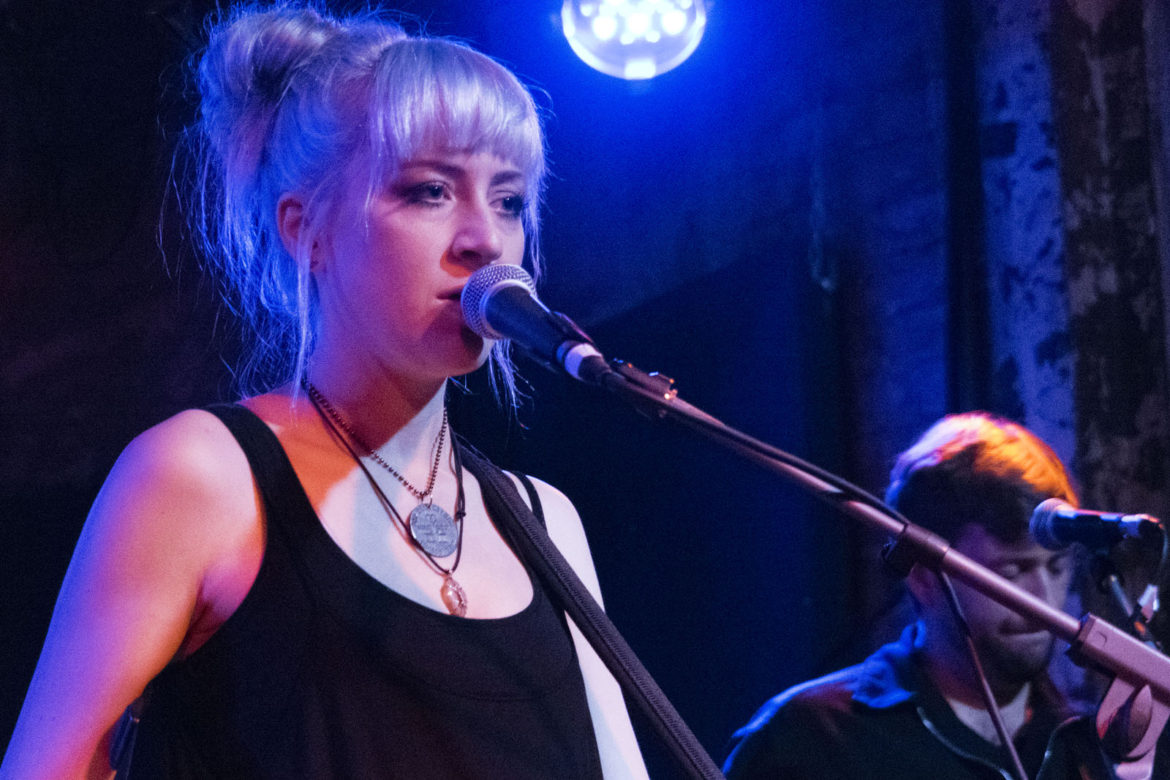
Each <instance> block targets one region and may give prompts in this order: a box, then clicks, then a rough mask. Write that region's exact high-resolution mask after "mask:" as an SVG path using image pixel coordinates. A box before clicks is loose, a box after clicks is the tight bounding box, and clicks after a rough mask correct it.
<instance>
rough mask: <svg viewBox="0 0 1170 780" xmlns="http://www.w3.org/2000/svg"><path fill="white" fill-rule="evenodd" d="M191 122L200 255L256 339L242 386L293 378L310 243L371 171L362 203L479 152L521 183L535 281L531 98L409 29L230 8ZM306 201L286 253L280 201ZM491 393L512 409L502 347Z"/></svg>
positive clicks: (537, 150)
mask: <svg viewBox="0 0 1170 780" xmlns="http://www.w3.org/2000/svg"><path fill="white" fill-rule="evenodd" d="M196 76H197V83H198V91H199V95H200V113H199V116H198V118H197V120H196V122H195V123H194V124H193V126H192V127H191V128H190V130H189V133H188V140H189V144H188V147H187V148H189V149H191V150H192V151H193V153H194V157H193V159H194V161H195V162H194V166H193V171H194V174H193V176H191V177H190V180H189V189H190V195H189V197H190V202H189V204H190V209H189V211H190V214H191V217H192V220H191V221H192V228H193V233H194V236H195V238H196V240H197V242H198V243H199V245H200V248H201V250H202V253H203V255H204V257H205V259H206V260H207V262H208V263H209V265H210V266H211V268H212V269H213V270H214V271H215V272H217V274H218V276H219V278H220V279H221V280H222V282H223V285H224V287H225V292H226V293H227V295H226V298H227V300H228V301H229V303H230V305H232V306H233V308H234V309H235V310H236V312H237V313H238V314H240V315H241V317H242V319H243V320H244V321H245V322H246V323H248V325H249V326H250V328H251V331H252V333H253V334H254V336H255V338H254V340H253V343H252V348H251V350H250V352H249V354H248V355H247V356H246V358H245V360H244V361H243V365H242V366H241V368H240V374H239V376H238V377H237V378H238V380H239V381H240V384H241V386H242V387H243V388H244V389H245V390H246V391H252V392H255V391H258V390H262V389H267V388H268V387H270V386H272V385H273V384H277V383H279V382H282V381H287V380H289V379H292V380H299V378H300V377H301V376H302V375H303V373H304V370H305V363H306V360H307V358H308V356H309V354H310V353H311V351H312V345H313V338H314V333H315V326H316V308H317V304H316V293H315V289H314V285H313V282H312V277H311V275H310V273H309V257H308V254H309V248H310V247H311V246H312V242H313V238H314V236H315V235H316V233H317V231H318V230H320V226H321V224H322V223H323V222H324V221H327V220H329V219H332V218H334V217H335V216H336V211H337V209H338V208H340V204H341V200H342V197H343V193H344V192H345V190H346V188H347V185H348V184H349V178H348V177H350V176H354V175H362V174H356V173H353V172H354V171H363V172H365V171H368V180H367V181H366V182H365V185H364V186H365V195H366V197H365V206H366V207H367V208H368V206H369V204H370V203H371V202H372V201H373V199H374V198H375V197H376V195H377V194H378V193H379V191H380V189H381V188H382V187H384V186H385V183H386V182H388V181H390V180H392V178H393V176H394V174H395V172H396V171H397V170H398V168H399V167H400V166H401V165H402V164H403V163H404V162H406V161H408V160H409V159H411V158H412V156H414V155H416V154H417V153H419V152H420V151H423V150H426V149H433V148H441V149H452V150H460V151H490V152H493V153H495V154H497V155H498V156H500V157H502V158H504V159H506V160H508V161H509V162H511V163H512V164H514V165H516V166H517V167H518V168H519V169H520V170H521V171H522V173H523V174H524V176H525V179H526V187H527V193H526V195H527V198H526V201H527V202H526V207H525V212H524V214H523V216H522V218H523V223H524V227H525V234H526V237H527V252H526V254H527V257H526V259H527V261H528V263H529V264H530V265H531V267H532V269H533V272H534V274H535V273H537V272H538V270H539V265H540V259H539V249H538V245H539V220H538V207H539V202H540V196H541V194H542V192H543V186H544V177H545V160H544V137H543V134H542V131H541V126H540V121H539V117H538V113H537V110H536V106H535V104H534V102H533V99H532V96H531V94H530V93H529V91H528V90H527V89H526V88H525V87H524V86H523V85H522V84H521V83H520V82H519V80H518V79H517V78H516V77H515V76H514V75H512V73H510V72H509V71H508V70H507V69H506V68H504V67H503V66H502V65H500V64H499V63H497V62H495V61H494V60H492V59H491V58H489V57H487V56H485V55H483V54H481V53H479V52H476V51H474V50H473V49H471V48H469V47H468V46H466V45H464V44H462V43H459V42H456V41H451V40H446V39H441V38H430V37H423V36H410V35H407V34H406V33H405V32H404V31H403V30H402V28H401V27H399V26H398V25H397V24H395V23H394V22H391V21H389V20H388V19H385V18H383V17H382V16H380V15H378V14H377V13H374V12H366V13H362V14H355V15H350V16H345V17H336V16H332V15H330V14H328V13H327V12H325V11H323V10H320V9H319V8H317V7H316V6H315V5H314V4H312V3H310V2H279V3H276V4H259V3H256V4H248V5H242V6H235V7H233V8H232V9H230V10H229V11H227V12H226V13H225V15H223V16H222V17H221V18H218V19H216V20H214V21H212V22H211V24H210V26H209V36H208V45H207V48H206V50H205V51H204V53H203V55H202V57H201V58H199V60H198V66H197V72H196ZM287 192H298V193H300V194H301V195H302V196H303V197H304V198H305V213H306V216H307V220H306V225H307V229H306V230H303V231H301V236H300V238H299V240H298V246H297V247H295V248H294V250H293V251H292V252H291V253H290V252H288V251H286V249H285V248H284V246H283V244H282V243H281V241H280V237H279V235H278V232H277V225H276V207H277V201H278V199H279V198H280V197H281V195H282V194H284V193H287ZM493 363H494V366H495V369H496V370H495V371H494V372H493V375H492V381H493V386H494V387H496V388H497V390H498V391H499V390H500V389H502V394H503V395H505V396H507V398H508V399H509V400H510V401H512V402H514V400H515V385H514V378H513V373H512V366H511V361H510V360H509V358H508V353H507V344H506V343H503V342H501V343H499V344H497V345H496V348H495V349H494V350H493Z"/></svg>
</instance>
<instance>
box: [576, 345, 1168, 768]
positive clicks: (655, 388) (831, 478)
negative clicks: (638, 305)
mask: <svg viewBox="0 0 1170 780" xmlns="http://www.w3.org/2000/svg"><path fill="white" fill-rule="evenodd" d="M589 379H590V381H591V383H595V384H598V385H600V386H601V387H603V388H605V389H607V390H609V391H610V392H612V393H614V394H615V395H617V396H619V397H621V398H622V399H623V400H625V401H627V402H628V403H630V404H631V405H632V406H634V407H635V408H636V409H637V410H638V411H640V412H642V413H643V414H645V415H647V416H649V417H657V418H659V419H667V418H669V419H671V420H674V421H677V422H680V423H682V424H683V425H685V426H686V427H689V428H691V429H692V430H694V431H696V432H698V433H700V434H702V435H703V436H704V437H706V438H707V439H709V440H711V441H714V442H716V443H718V444H720V445H722V446H724V447H726V448H727V449H729V450H731V451H732V452H734V453H736V454H738V455H739V456H741V457H743V458H745V459H746V460H749V461H752V462H753V463H756V464H758V465H760V466H763V467H764V468H765V469H767V470H769V471H772V472H773V473H776V474H779V475H781V476H783V477H786V478H788V479H789V480H791V481H793V482H795V483H796V484H798V485H800V486H801V487H803V488H805V489H807V490H809V491H810V492H812V493H813V494H814V495H815V496H817V497H818V498H820V499H821V500H823V501H825V502H827V503H829V504H832V505H833V506H835V507H837V509H839V510H840V511H842V512H844V513H845V514H847V515H850V516H851V517H853V518H855V519H857V520H860V521H861V522H863V523H865V524H866V525H868V526H871V527H873V528H877V529H879V530H881V531H885V532H886V533H888V534H889V535H890V536H892V537H893V538H894V541H893V543H892V544H891V546H890V547H889V548H888V549H887V553H886V554H887V559H888V560H889V561H890V563H891V564H893V565H894V566H895V567H901V568H903V569H904V570H905V571H909V569H910V567H911V566H913V565H914V564H918V565H920V566H925V567H927V568H928V569H931V570H933V571H935V572H941V573H946V574H950V575H953V576H954V577H956V578H958V579H960V580H962V581H963V582H964V583H966V584H967V585H968V586H970V587H971V588H973V589H975V590H977V591H979V592H980V593H982V594H983V595H985V596H987V597H988V598H990V599H992V600H994V601H996V602H998V603H1000V604H1002V605H1004V606H1005V607H1008V608H1009V609H1011V610H1012V611H1014V612H1016V613H1017V614H1020V615H1023V616H1025V617H1028V618H1030V619H1032V620H1034V621H1035V622H1037V623H1039V624H1042V625H1043V626H1044V627H1045V628H1046V629H1047V630H1048V631H1049V632H1051V633H1052V634H1053V635H1054V636H1056V637H1058V638H1060V639H1062V640H1064V641H1065V642H1067V643H1068V644H1069V646H1070V647H1069V655H1070V656H1071V657H1072V659H1073V660H1074V661H1075V662H1077V663H1078V664H1081V665H1086V664H1091V665H1093V666H1095V667H1097V668H1098V669H1101V670H1103V671H1105V672H1106V673H1107V674H1112V675H1113V683H1112V684H1111V685H1110V687H1109V689H1108V690H1107V691H1106V693H1105V696H1104V699H1103V700H1102V702H1101V704H1100V706H1099V707H1098V711H1097V719H1096V725H1097V734H1098V737H1099V738H1101V739H1102V745H1103V746H1104V747H1106V749H1107V751H1108V752H1109V754H1110V758H1112V759H1113V760H1115V761H1121V760H1133V759H1136V758H1140V757H1141V756H1143V755H1145V754H1146V753H1148V752H1149V751H1150V750H1151V749H1152V748H1153V747H1154V744H1155V743H1156V742H1157V740H1158V736H1159V735H1160V734H1161V732H1162V729H1163V728H1164V727H1165V725H1166V722H1167V720H1168V719H1170V658H1167V657H1166V656H1164V655H1162V654H1161V653H1159V652H1157V651H1155V650H1153V649H1151V648H1149V647H1147V646H1146V645H1144V644H1143V643H1142V642H1141V641H1139V640H1138V639H1135V638H1134V637H1132V636H1130V635H1129V634H1127V633H1125V632H1124V631H1122V630H1121V629H1118V628H1117V627H1115V626H1113V625H1111V624H1110V623H1108V622H1106V621H1105V620H1102V619H1101V618H1099V617H1097V616H1096V615H1093V614H1092V613H1086V614H1085V616H1084V617H1083V618H1081V619H1080V620H1077V619H1075V618H1073V617H1072V616H1070V615H1068V614H1066V613H1064V612H1061V611H1060V610H1058V609H1054V608H1052V607H1051V606H1049V605H1048V604H1046V603H1045V602H1043V601H1041V600H1040V599H1038V598H1036V597H1034V596H1032V595H1031V594H1030V593H1027V592H1026V591H1024V590H1021V589H1020V588H1018V587H1016V586H1015V585H1013V584H1012V583H1010V582H1008V581H1007V580H1005V579H1004V578H1003V577H1000V576H999V575H997V574H995V573H994V572H992V571H991V570H990V569H987V568H986V567H984V566H982V565H980V564H978V563H976V562H975V561H973V560H971V559H970V558H968V557H967V556H965V555H963V554H962V553H960V552H958V551H956V550H954V549H952V548H951V547H950V545H949V543H948V542H947V540H946V539H944V538H942V537H941V536H938V535H937V534H934V533H931V532H930V531H927V530H926V529H924V528H921V527H919V526H916V525H914V524H913V523H911V522H910V521H909V520H907V519H906V518H904V517H902V516H901V515H900V514H899V513H898V512H896V511H894V510H893V509H892V508H891V507H889V506H887V505H886V504H885V503H884V502H882V501H881V500H879V499H877V498H875V497H873V496H871V495H869V494H868V493H866V492H865V491H863V490H861V489H860V488H858V487H856V486H855V485H852V484H850V483H849V482H847V481H845V480H844V479H841V478H840V477H838V476H836V475H834V474H832V473H830V472H828V471H825V470H823V469H821V468H819V467H817V466H814V465H812V464H811V463H807V462H805V461H802V460H801V459H799V458H797V457H795V456H793V455H790V454H788V453H786V452H784V451H782V450H780V449H777V448H776V447H773V446H771V445H769V444H765V443H764V442H761V441H759V440H757V439H754V438H752V437H751V436H748V435H747V434H745V433H743V432H741V431H738V430H736V429H734V428H732V427H730V426H728V425H725V424H724V423H722V422H720V421H719V420H717V419H716V418H714V417H712V416H711V415H709V414H707V413H706V412H703V411H701V410H700V409H697V408H696V407H694V406H692V405H690V404H688V403H686V402H685V401H683V400H682V399H680V398H679V397H678V392H677V391H676V390H675V388H674V380H672V379H670V378H668V377H665V376H662V375H661V374H648V373H646V372H644V371H641V370H639V369H638V368H636V367H635V366H633V365H632V364H630V363H627V362H624V361H618V360H614V361H611V362H610V366H609V369H608V370H605V371H597V372H595V373H594V374H593V375H592V376H590V377H589Z"/></svg>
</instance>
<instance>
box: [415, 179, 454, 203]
mask: <svg viewBox="0 0 1170 780" xmlns="http://www.w3.org/2000/svg"><path fill="white" fill-rule="evenodd" d="M446 194H447V187H446V185H445V184H443V183H442V182H439V181H428V182H423V183H422V184H416V185H414V186H413V187H410V188H409V189H408V190H407V192H406V195H407V199H408V200H410V202H412V203H437V202H439V201H441V200H443V199H444V197H445V196H446Z"/></svg>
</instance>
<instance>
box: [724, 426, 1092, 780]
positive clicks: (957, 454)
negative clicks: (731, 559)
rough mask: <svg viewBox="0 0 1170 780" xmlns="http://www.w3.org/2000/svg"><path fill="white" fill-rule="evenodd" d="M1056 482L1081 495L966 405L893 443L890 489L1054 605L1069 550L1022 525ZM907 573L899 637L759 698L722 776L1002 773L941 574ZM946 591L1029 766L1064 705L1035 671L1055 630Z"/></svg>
mask: <svg viewBox="0 0 1170 780" xmlns="http://www.w3.org/2000/svg"><path fill="white" fill-rule="evenodd" d="M1053 496H1055V497H1058V498H1061V499H1063V500H1064V501H1067V502H1068V503H1070V504H1074V505H1075V504H1076V502H1077V497H1076V494H1075V492H1074V491H1073V488H1072V485H1071V482H1070V479H1069V476H1068V473H1067V471H1066V470H1065V468H1064V465H1063V464H1062V463H1061V462H1060V460H1059V458H1057V457H1056V454H1055V453H1054V452H1053V451H1052V449H1051V448H1050V447H1048V445H1046V444H1045V443H1044V442H1042V441H1041V440H1040V439H1039V438H1037V437H1036V436H1035V435H1034V434H1032V433H1031V432H1030V431H1028V430H1027V429H1025V428H1023V427H1022V426H1020V425H1017V424H1015V423H1012V422H1009V421H1007V420H1004V419H1001V418H999V417H995V416H993V415H989V414H986V413H969V414H960V415H952V416H948V417H945V418H943V419H942V420H940V421H938V422H937V423H935V424H934V425H933V426H932V427H931V428H930V429H929V430H928V431H927V432H926V433H925V434H923V435H922V437H921V438H920V439H919V440H918V441H917V442H916V443H915V444H914V445H913V446H911V447H910V448H909V449H908V450H906V451H905V452H904V453H902V454H901V455H900V456H899V458H898V460H897V463H896V465H895V466H894V469H893V472H892V474H891V481H890V486H889V488H888V490H887V493H886V500H887V502H888V503H890V504H891V505H892V506H894V507H895V508H896V509H898V510H899V511H900V512H901V513H902V514H903V515H905V516H906V517H907V518H908V519H910V520H911V521H912V522H913V523H915V524H918V525H921V526H923V527H924V528H926V529H927V530H930V531H933V532H934V533H936V534H938V535H940V536H942V537H943V538H945V539H947V540H949V541H950V542H951V546H952V547H953V548H954V549H955V550H957V551H959V552H961V553H963V554H964V555H966V556H968V557H969V558H971V559H973V560H974V561H975V562H976V563H979V564H982V565H983V566H985V567H987V568H989V569H991V570H992V571H994V572H995V573H997V574H999V575H1000V576H1002V577H1004V578H1006V579H1007V580H1009V581H1010V582H1012V583H1013V584H1015V585H1016V586H1017V587H1019V588H1022V589H1023V590H1025V591H1027V592H1028V593H1031V594H1032V595H1033V596H1036V597H1037V598H1039V599H1041V600H1042V601H1044V602H1046V603H1047V604H1049V605H1051V606H1052V607H1054V608H1057V609H1061V608H1063V607H1064V604H1065V600H1066V598H1067V596H1068V591H1069V584H1070V582H1071V579H1072V564H1073V561H1072V556H1071V554H1070V553H1069V552H1068V551H1055V552H1054V551H1051V550H1046V549H1044V548H1042V547H1041V546H1040V545H1039V544H1037V543H1036V542H1035V541H1034V540H1033V539H1032V538H1031V536H1030V535H1029V532H1028V524H1029V520H1030V518H1031V514H1032V511H1033V509H1034V508H1035V507H1036V505H1037V504H1039V503H1040V502H1041V501H1043V500H1045V499H1047V498H1049V497H1053ZM906 584H907V587H908V589H909V592H910V595H911V597H912V600H913V602H914V605H915V610H916V615H917V620H916V621H915V622H914V623H912V624H911V625H909V626H907V627H906V629H905V630H904V631H903V633H902V636H901V638H900V639H899V640H898V641H896V642H893V643H891V644H888V645H886V646H884V647H882V648H881V649H879V650H878V651H877V652H875V653H874V654H873V655H871V656H870V657H869V658H867V659H866V660H865V661H863V662H862V663H861V664H859V665H857V666H854V667H850V668H848V669H844V670H841V671H839V672H836V673H834V674H830V675H828V676H827V677H823V678H821V679H818V680H813V681H811V682H808V683H804V684H802V685H798V686H796V687H795V688H792V689H790V690H788V691H785V692H783V693H781V694H780V695H778V696H776V697H775V698H773V699H772V700H770V701H769V702H767V703H766V704H765V705H764V706H763V707H762V708H761V709H760V710H759V712H757V713H756V714H755V716H754V717H753V718H752V719H751V721H750V722H749V723H748V724H747V725H746V726H744V727H743V728H742V729H740V730H739V731H738V732H736V734H735V735H734V743H733V749H732V751H731V754H730V756H729V758H728V759H727V763H726V765H725V767H724V771H725V773H726V774H727V776H728V778H729V779H730V780H737V779H739V778H757V777H767V778H860V777H873V778H886V777H889V778H895V777H896V778H940V777H945V778H948V780H961V779H962V778H1001V777H1006V776H1014V773H1013V772H1012V771H1011V769H1010V767H1011V766H1012V761H1011V758H1010V756H1009V754H1008V753H1007V751H1006V750H1005V748H1004V747H1003V746H1002V743H1001V741H1000V739H999V736H998V734H997V731H996V729H995V727H994V725H993V722H992V719H991V716H990V715H989V714H988V712H987V710H986V708H985V706H984V702H983V698H982V697H981V695H980V687H979V682H978V678H977V677H976V674H975V672H974V669H973V665H972V662H971V658H970V654H969V651H968V649H967V647H966V640H965V638H964V636H963V635H962V633H961V632H960V630H959V628H958V625H957V623H956V620H955V618H954V615H953V614H952V611H951V609H950V607H949V606H948V603H947V599H946V594H945V591H944V589H943V588H944V585H943V583H942V581H941V580H940V579H939V577H938V576H937V575H936V574H935V573H934V572H931V571H929V570H926V569H925V568H923V567H921V566H915V567H914V568H913V569H912V570H911V572H910V573H909V575H908V577H907V579H906ZM955 591H956V594H957V598H958V601H959V604H960V606H961V607H962V611H963V614H964V616H965V618H966V621H967V624H968V626H969V627H970V632H971V638H972V640H973V642H974V644H975V647H976V649H977V651H978V655H979V658H980V660H981V662H982V666H983V669H984V672H985V675H986V678H987V682H988V684H989V686H990V688H991V691H992V693H993V695H994V696H995V700H996V702H997V705H998V708H999V710H1000V712H1001V714H1002V718H1003V721H1004V725H1005V727H1006V730H1007V732H1008V734H1009V735H1010V738H1011V740H1012V742H1013V744H1014V745H1015V748H1016V750H1017V752H1018V754H1019V758H1020V761H1021V763H1022V765H1023V768H1024V769H1025V770H1026V772H1027V773H1028V776H1029V777H1034V776H1035V775H1036V772H1037V771H1038V769H1039V768H1040V765H1041V763H1042V762H1043V760H1044V752H1045V748H1046V746H1047V744H1048V740H1049V737H1050V736H1051V734H1052V732H1053V730H1054V729H1055V728H1056V726H1057V725H1058V724H1060V723H1061V722H1062V721H1063V720H1065V719H1066V718H1067V717H1068V716H1069V715H1070V713H1069V712H1068V711H1067V705H1066V702H1065V700H1064V697H1063V696H1062V695H1061V694H1060V692H1059V691H1058V690H1057V689H1056V686H1055V685H1053V683H1052V681H1051V679H1050V678H1049V676H1048V674H1047V671H1046V670H1047V667H1048V663H1049V660H1050V658H1051V657H1052V653H1053V647H1054V640H1053V638H1052V637H1051V635H1050V634H1049V633H1048V632H1047V631H1046V630H1045V629H1044V628H1043V627H1042V626H1040V625H1036V624H1034V623H1032V622H1030V621H1029V620H1028V619H1026V618H1024V617H1022V616H1020V615H1017V614H1016V613H1015V612H1013V611H1011V610H1009V609H1008V608H1007V607H1004V606H1001V605H1000V604H998V603H996V602H994V601H992V600H991V599H989V598H987V597H985V596H982V595H981V594H979V593H976V592H975V591H973V590H971V589H969V588H967V587H966V586H964V585H963V584H961V583H957V582H956V584H955Z"/></svg>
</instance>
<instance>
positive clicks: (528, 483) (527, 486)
mask: <svg viewBox="0 0 1170 780" xmlns="http://www.w3.org/2000/svg"><path fill="white" fill-rule="evenodd" d="M512 473H513V474H515V475H516V479H518V480H520V484H521V485H523V486H524V490H525V491H526V492H527V493H528V506H530V507H532V514H534V515H536V519H537V520H539V521H540V524H541V525H542V526H544V527H545V528H547V527H548V526H547V525H545V522H544V507H543V506H541V504H540V494H539V493H537V492H536V485H534V484H532V479H531V478H530V477H529V476H528V475H527V474H521V473H520V472H518V471H513V472H512Z"/></svg>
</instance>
